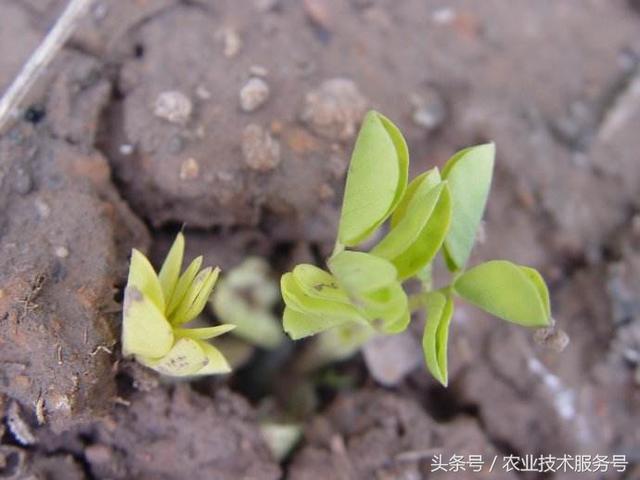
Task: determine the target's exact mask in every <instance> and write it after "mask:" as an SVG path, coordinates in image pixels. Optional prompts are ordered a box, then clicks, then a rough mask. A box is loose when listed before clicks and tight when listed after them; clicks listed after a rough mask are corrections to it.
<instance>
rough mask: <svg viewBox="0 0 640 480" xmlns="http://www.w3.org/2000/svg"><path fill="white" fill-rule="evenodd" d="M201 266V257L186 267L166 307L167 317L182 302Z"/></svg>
mask: <svg viewBox="0 0 640 480" xmlns="http://www.w3.org/2000/svg"><path fill="white" fill-rule="evenodd" d="M201 266H202V256H200V257H197V258H195V259H194V260H193V261H192V262H191V263H190V264H189V266H188V267H187V269H186V270H185V271H184V272H183V273H182V275H180V278H179V279H178V283H177V284H176V288H175V289H174V291H173V295H172V296H171V300H170V301H169V305H168V306H167V316H171V315H172V314H173V313H174V312H175V310H176V308H178V305H180V303H181V302H182V299H183V298H184V296H185V295H186V293H187V291H189V288H190V287H191V284H192V283H193V279H194V278H196V275H197V274H198V270H200V267H201Z"/></svg>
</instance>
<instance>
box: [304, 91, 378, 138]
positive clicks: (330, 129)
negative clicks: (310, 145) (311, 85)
mask: <svg viewBox="0 0 640 480" xmlns="http://www.w3.org/2000/svg"><path fill="white" fill-rule="evenodd" d="M367 104H368V102H367V100H366V99H365V97H364V96H363V95H362V94H361V93H360V90H359V89H358V86H357V85H356V83H355V82H354V81H353V80H350V79H348V78H332V79H330V80H326V81H325V82H323V83H322V84H321V85H320V86H319V87H318V88H316V89H314V90H312V91H311V92H309V93H307V95H306V96H305V101H304V106H303V109H302V112H301V114H300V117H301V119H302V121H303V122H305V123H306V124H307V125H309V126H310V127H311V129H312V130H313V131H314V132H316V133H317V134H318V135H321V136H323V137H326V138H329V139H331V140H350V139H351V138H353V137H354V136H355V134H356V130H357V127H358V125H359V124H360V122H361V121H362V117H364V114H365V112H366V110H367Z"/></svg>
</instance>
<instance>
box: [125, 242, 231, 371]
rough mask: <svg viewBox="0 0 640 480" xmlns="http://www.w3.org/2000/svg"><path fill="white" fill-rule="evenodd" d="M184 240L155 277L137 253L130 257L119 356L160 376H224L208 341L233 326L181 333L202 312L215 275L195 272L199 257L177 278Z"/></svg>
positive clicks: (225, 365) (224, 364)
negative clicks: (132, 357) (137, 363)
mask: <svg viewBox="0 0 640 480" xmlns="http://www.w3.org/2000/svg"><path fill="white" fill-rule="evenodd" d="M183 256H184V236H183V235H182V233H179V234H178V236H177V237H176V239H175V241H174V243H173V245H172V247H171V249H170V250H169V253H168V255H167V258H166V259H165V261H164V263H163V264H162V268H161V269H160V273H159V274H156V272H155V270H154V269H153V267H152V266H151V263H150V262H149V260H148V259H147V258H146V257H145V256H144V255H143V254H142V253H140V252H139V251H138V250H135V249H134V250H133V252H132V254H131V265H130V267H129V279H128V282H127V286H126V289H125V294H124V308H123V314H122V315H123V322H122V353H123V355H125V356H128V355H133V356H134V357H135V359H136V360H137V361H138V362H140V363H141V364H143V365H145V366H147V367H149V368H152V369H154V370H156V371H157V372H159V373H162V374H164V375H168V376H173V377H185V376H196V375H212V374H219V373H227V372H229V371H230V370H231V369H230V367H229V364H228V363H227V361H226V359H225V358H224V356H223V355H222V354H221V353H220V351H219V350H218V349H217V348H215V347H214V346H213V345H212V344H211V343H209V342H207V340H209V339H211V338H214V337H217V336H219V335H222V334H224V333H226V332H229V331H230V330H232V329H233V328H234V326H233V325H219V326H215V327H204V328H185V324H187V323H188V322H190V321H192V320H194V319H195V318H196V317H197V316H198V315H199V314H200V313H201V312H202V310H203V309H204V307H205V305H206V304H207V301H208V300H209V296H210V295H211V291H212V290H213V286H214V285H215V283H216V280H217V278H218V274H219V271H220V270H219V269H218V268H215V269H212V268H211V267H208V268H205V269H204V270H201V271H200V267H201V265H202V257H198V258H196V259H195V260H193V261H192V262H191V264H190V265H189V266H188V267H187V269H186V270H185V271H184V272H182V273H180V270H181V269H182V260H183Z"/></svg>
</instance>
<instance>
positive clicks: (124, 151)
mask: <svg viewBox="0 0 640 480" xmlns="http://www.w3.org/2000/svg"><path fill="white" fill-rule="evenodd" d="M119 150H120V154H121V155H131V154H132V153H133V145H130V144H128V143H123V144H122V145H120V148H119Z"/></svg>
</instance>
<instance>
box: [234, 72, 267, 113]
mask: <svg viewBox="0 0 640 480" xmlns="http://www.w3.org/2000/svg"><path fill="white" fill-rule="evenodd" d="M268 99H269V85H267V82H265V81H264V80H263V79H261V78H256V77H252V78H250V79H249V81H248V82H247V83H245V85H244V87H242V89H241V90H240V107H241V108H242V110H243V111H245V112H253V111H255V110H257V109H258V108H260V107H261V106H262V105H264V103H265V102H266V101H267V100H268Z"/></svg>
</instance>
